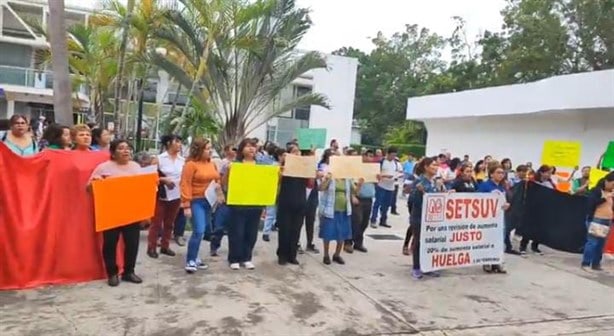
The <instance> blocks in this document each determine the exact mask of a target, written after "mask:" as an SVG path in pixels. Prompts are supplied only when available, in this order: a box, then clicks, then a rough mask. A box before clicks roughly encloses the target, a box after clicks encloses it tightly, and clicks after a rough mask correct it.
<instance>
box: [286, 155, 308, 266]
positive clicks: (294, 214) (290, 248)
mask: <svg viewBox="0 0 614 336" xmlns="http://www.w3.org/2000/svg"><path fill="white" fill-rule="evenodd" d="M288 153H290V154H292V155H301V153H300V150H299V149H298V147H297V146H296V145H289V146H288ZM280 163H281V164H282V166H283V163H284V158H283V156H282V157H281V160H280ZM314 178H315V169H314ZM308 180H309V179H306V178H300V177H290V176H282V177H281V179H280V182H279V184H280V186H279V195H278V196H277V228H278V237H277V244H278V245H277V258H278V263H279V264H280V265H285V264H287V263H290V264H293V265H298V264H299V262H298V260H296V255H297V253H298V242H299V239H300V236H301V228H302V226H303V221H304V219H305V210H306V207H307V197H306V196H307V195H306V194H307V183H308Z"/></svg>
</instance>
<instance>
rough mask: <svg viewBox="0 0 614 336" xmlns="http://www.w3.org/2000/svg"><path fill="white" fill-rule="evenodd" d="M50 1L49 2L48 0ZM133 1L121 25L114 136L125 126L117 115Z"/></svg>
mask: <svg viewBox="0 0 614 336" xmlns="http://www.w3.org/2000/svg"><path fill="white" fill-rule="evenodd" d="M50 1H51V0H50ZM134 2H135V0H128V6H127V9H128V12H127V14H126V17H125V18H124V22H123V23H122V40H121V44H120V46H119V60H118V63H117V64H118V69H117V77H116V78H115V102H114V104H113V122H114V124H115V134H122V133H123V132H124V130H125V125H122V123H121V116H120V115H119V110H120V108H119V105H120V96H121V89H122V83H123V81H124V67H125V65H126V64H125V63H126V49H127V45H128V29H129V27H130V19H131V18H132V12H133V11H134Z"/></svg>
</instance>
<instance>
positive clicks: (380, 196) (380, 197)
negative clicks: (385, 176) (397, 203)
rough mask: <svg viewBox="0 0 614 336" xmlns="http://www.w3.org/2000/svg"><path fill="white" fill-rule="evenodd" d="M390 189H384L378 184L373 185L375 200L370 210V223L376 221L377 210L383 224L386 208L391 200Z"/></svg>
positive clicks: (386, 212) (386, 215) (385, 218)
mask: <svg viewBox="0 0 614 336" xmlns="http://www.w3.org/2000/svg"><path fill="white" fill-rule="evenodd" d="M392 194H393V191H392V190H386V189H384V188H382V187H380V186H375V202H373V211H372V212H371V223H375V222H376V221H377V215H378V212H379V215H380V219H379V222H380V224H385V223H386V220H387V219H388V209H389V208H390V203H391V202H392Z"/></svg>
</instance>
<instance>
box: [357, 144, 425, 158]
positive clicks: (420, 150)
mask: <svg viewBox="0 0 614 336" xmlns="http://www.w3.org/2000/svg"><path fill="white" fill-rule="evenodd" d="M391 146H394V147H396V148H397V150H398V151H399V156H405V155H407V154H409V153H412V154H413V155H414V156H416V157H423V156H424V155H425V153H426V146H425V145H421V144H387V145H386V146H383V147H382V146H368V145H357V144H353V145H350V147H352V148H354V149H355V150H356V151H360V150H361V149H362V148H367V149H372V150H376V149H378V148H380V149H384V150H385V149H386V148H388V147H391Z"/></svg>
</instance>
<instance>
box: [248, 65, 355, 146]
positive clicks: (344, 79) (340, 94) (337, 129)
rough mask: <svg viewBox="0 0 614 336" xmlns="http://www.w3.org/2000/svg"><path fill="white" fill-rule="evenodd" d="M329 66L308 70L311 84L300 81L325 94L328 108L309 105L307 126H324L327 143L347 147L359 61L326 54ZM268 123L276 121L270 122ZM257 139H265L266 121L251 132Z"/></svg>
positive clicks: (349, 139) (350, 135)
mask: <svg viewBox="0 0 614 336" xmlns="http://www.w3.org/2000/svg"><path fill="white" fill-rule="evenodd" d="M326 57H327V64H328V69H315V70H313V71H310V72H309V75H310V76H312V77H313V79H312V80H311V83H308V82H306V81H305V80H303V79H299V80H301V82H300V83H302V84H303V85H311V86H312V89H313V92H316V93H321V94H324V95H325V96H326V97H328V100H329V105H330V107H331V108H330V110H329V109H325V108H323V107H320V106H311V114H310V119H309V127H310V128H325V129H326V130H327V132H326V134H327V141H326V142H327V143H329V142H330V141H331V140H332V139H337V141H338V142H339V145H340V146H341V147H343V146H349V145H350V143H351V138H352V116H353V113H354V93H355V90H356V72H357V69H358V60H357V59H354V58H349V57H342V56H334V55H327V56H326ZM271 124H276V123H275V121H271ZM250 135H251V136H253V137H257V138H259V139H266V124H263V125H262V126H260V127H258V128H257V129H256V130H254V131H253V132H251V133H250Z"/></svg>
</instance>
